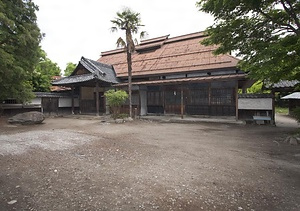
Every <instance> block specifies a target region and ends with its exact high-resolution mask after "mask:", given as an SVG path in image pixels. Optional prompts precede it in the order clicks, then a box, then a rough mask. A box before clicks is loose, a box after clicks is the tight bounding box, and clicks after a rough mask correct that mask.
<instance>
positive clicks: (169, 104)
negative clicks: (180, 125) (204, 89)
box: [164, 86, 181, 114]
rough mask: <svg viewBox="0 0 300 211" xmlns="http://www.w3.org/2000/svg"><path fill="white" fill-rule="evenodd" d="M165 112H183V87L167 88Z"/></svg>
mask: <svg viewBox="0 0 300 211" xmlns="http://www.w3.org/2000/svg"><path fill="white" fill-rule="evenodd" d="M164 106H165V107H164V109H165V112H166V113H167V114H180V113H181V89H180V88H178V87H175V86H173V87H167V88H166V90H165V105H164Z"/></svg>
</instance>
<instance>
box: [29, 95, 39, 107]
mask: <svg viewBox="0 0 300 211" xmlns="http://www.w3.org/2000/svg"><path fill="white" fill-rule="evenodd" d="M30 104H39V105H41V104H42V98H40V97H36V98H34V99H32V100H31V102H30Z"/></svg>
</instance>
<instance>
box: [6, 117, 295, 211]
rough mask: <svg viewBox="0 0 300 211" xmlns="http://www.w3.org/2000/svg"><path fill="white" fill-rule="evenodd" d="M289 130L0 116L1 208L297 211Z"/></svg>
mask: <svg viewBox="0 0 300 211" xmlns="http://www.w3.org/2000/svg"><path fill="white" fill-rule="evenodd" d="M294 132H295V128H294V129H289V128H284V127H274V126H253V125H252V126H249V125H231V124H217V123H197V124H175V123H158V122H150V121H145V120H144V121H142V120H136V121H134V122H127V123H124V124H115V123H107V122H102V121H100V120H79V119H68V118H47V119H46V120H45V122H44V124H41V125H25V126H24V125H8V124H7V123H6V122H5V119H0V210H37V211H43V210H45V211H46V210H47V211H50V210H54V211H60V210H192V211H193V210H195V211H196V210H197V211H198V210H300V146H291V145H288V144H286V143H284V142H283V140H284V139H285V137H287V136H288V135H290V134H293V133H294Z"/></svg>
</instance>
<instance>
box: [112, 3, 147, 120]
mask: <svg viewBox="0 0 300 211" xmlns="http://www.w3.org/2000/svg"><path fill="white" fill-rule="evenodd" d="M111 22H112V24H113V25H114V26H113V27H111V31H112V32H115V31H118V29H121V30H124V31H125V35H126V41H124V40H123V39H122V37H120V38H119V39H118V40H117V46H118V47H120V46H123V47H125V48H126V53H127V66H128V92H129V116H130V117H132V97H131V93H132V92H131V87H132V84H131V79H132V58H131V54H132V53H133V52H134V49H135V46H134V41H133V38H132V35H133V34H137V33H138V32H139V29H140V27H142V26H144V25H142V24H141V17H140V13H136V12H133V11H132V10H130V9H129V8H124V9H123V10H122V11H121V12H117V17H116V18H115V19H114V20H111ZM145 34H146V32H145V31H142V32H141V33H140V37H141V38H142V37H144V36H145Z"/></svg>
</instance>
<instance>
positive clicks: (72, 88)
mask: <svg viewBox="0 0 300 211" xmlns="http://www.w3.org/2000/svg"><path fill="white" fill-rule="evenodd" d="M71 90H72V110H71V112H72V114H74V107H75V106H74V86H72V87H71Z"/></svg>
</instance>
